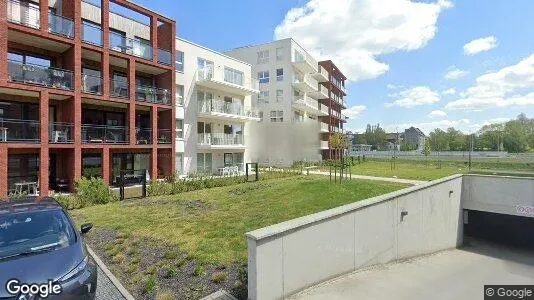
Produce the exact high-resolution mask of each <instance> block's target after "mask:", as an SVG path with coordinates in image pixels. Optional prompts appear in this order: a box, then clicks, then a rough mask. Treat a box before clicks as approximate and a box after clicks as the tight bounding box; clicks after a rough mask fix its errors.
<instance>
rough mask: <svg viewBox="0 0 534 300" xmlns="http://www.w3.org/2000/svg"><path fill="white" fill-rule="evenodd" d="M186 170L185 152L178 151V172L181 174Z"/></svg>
mask: <svg viewBox="0 0 534 300" xmlns="http://www.w3.org/2000/svg"><path fill="white" fill-rule="evenodd" d="M183 172H184V154H183V153H176V173H178V174H179V175H181V174H183Z"/></svg>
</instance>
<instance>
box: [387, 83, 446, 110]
mask: <svg viewBox="0 0 534 300" xmlns="http://www.w3.org/2000/svg"><path fill="white" fill-rule="evenodd" d="M390 96H391V97H396V98H398V99H397V100H395V101H393V102H392V103H386V107H393V106H398V107H405V108H411V107H415V106H420V105H426V104H433V103H436V102H439V94H438V93H437V92H435V91H433V90H431V89H430V88H429V87H426V86H417V87H413V88H410V89H407V90H404V91H401V92H399V93H395V94H392V95H390Z"/></svg>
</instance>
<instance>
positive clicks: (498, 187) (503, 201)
mask: <svg viewBox="0 0 534 300" xmlns="http://www.w3.org/2000/svg"><path fill="white" fill-rule="evenodd" d="M462 195H463V208H464V209H471V210H478V211H486V212H493V213H500V214H507V215H516V216H523V217H531V218H534V197H533V195H534V179H533V178H521V177H502V176H484V175H466V176H464V186H463V192H462Z"/></svg>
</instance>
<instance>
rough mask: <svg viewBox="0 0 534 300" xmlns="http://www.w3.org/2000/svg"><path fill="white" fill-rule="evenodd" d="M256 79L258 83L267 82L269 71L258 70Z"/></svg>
mask: <svg viewBox="0 0 534 300" xmlns="http://www.w3.org/2000/svg"><path fill="white" fill-rule="evenodd" d="M258 80H259V81H260V83H269V71H261V72H258Z"/></svg>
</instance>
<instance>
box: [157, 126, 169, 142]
mask: <svg viewBox="0 0 534 300" xmlns="http://www.w3.org/2000/svg"><path fill="white" fill-rule="evenodd" d="M158 144H172V131H171V130H170V129H158Z"/></svg>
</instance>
